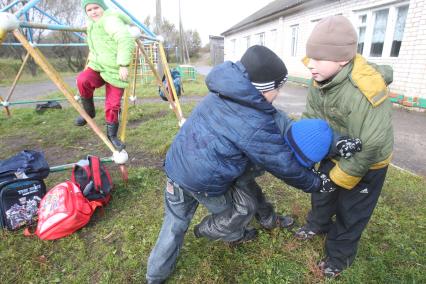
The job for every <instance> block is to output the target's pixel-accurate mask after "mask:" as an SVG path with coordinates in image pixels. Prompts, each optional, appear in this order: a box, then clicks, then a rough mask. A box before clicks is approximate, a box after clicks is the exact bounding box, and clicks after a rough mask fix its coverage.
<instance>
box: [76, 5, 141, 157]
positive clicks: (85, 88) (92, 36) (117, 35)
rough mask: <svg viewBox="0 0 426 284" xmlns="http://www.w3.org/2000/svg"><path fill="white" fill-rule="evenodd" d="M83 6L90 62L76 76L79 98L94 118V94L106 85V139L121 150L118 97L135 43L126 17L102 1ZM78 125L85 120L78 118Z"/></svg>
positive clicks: (119, 99)
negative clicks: (86, 19) (118, 135)
mask: <svg viewBox="0 0 426 284" xmlns="http://www.w3.org/2000/svg"><path fill="white" fill-rule="evenodd" d="M82 7H83V9H84V11H85V12H86V14H87V17H88V19H89V21H88V25H87V44H88V45H89V50H90V53H89V63H88V66H87V68H86V69H85V70H84V71H83V72H81V73H80V74H79V75H78V77H77V87H78V90H79V92H80V95H81V102H82V105H83V108H84V110H85V111H86V112H87V114H88V115H89V116H90V117H95V105H94V103H93V93H94V91H95V89H97V88H100V87H102V86H103V85H105V90H106V94H105V120H106V124H107V136H108V138H109V140H110V141H111V142H112V144H113V145H114V147H115V148H116V149H117V150H118V151H121V150H122V149H124V147H125V145H124V144H123V143H122V142H121V141H120V140H119V139H118V137H117V132H118V127H119V121H118V114H119V111H120V106H121V97H122V95H123V93H124V88H126V87H127V85H128V82H127V77H128V74H129V71H128V66H129V65H130V62H131V60H132V53H133V50H134V47H135V42H134V39H133V37H132V36H131V34H130V32H129V30H128V25H129V24H130V23H131V21H130V19H129V18H127V17H126V16H124V15H122V14H120V13H117V12H114V11H113V10H110V9H108V6H106V5H105V3H104V1H103V0H83V1H82ZM75 124H76V125H77V126H83V125H85V124H86V121H85V120H84V118H82V117H78V118H77V119H76V121H75Z"/></svg>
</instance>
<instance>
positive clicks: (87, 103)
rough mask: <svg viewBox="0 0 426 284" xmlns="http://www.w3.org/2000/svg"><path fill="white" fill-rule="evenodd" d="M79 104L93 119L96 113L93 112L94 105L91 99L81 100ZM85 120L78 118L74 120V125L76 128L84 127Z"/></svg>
mask: <svg viewBox="0 0 426 284" xmlns="http://www.w3.org/2000/svg"><path fill="white" fill-rule="evenodd" d="M81 104H82V105H83V108H84V110H85V111H86V112H87V114H88V115H89V116H90V117H91V118H94V117H95V116H96V111H95V104H94V102H93V98H90V99H86V98H81ZM86 123H87V122H86V120H85V119H84V118H83V117H81V116H79V117H77V118H76V119H75V121H74V124H75V125H76V126H83V125H86Z"/></svg>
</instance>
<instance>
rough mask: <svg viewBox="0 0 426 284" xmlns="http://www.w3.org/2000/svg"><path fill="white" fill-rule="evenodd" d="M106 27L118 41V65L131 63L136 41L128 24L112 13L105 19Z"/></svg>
mask: <svg viewBox="0 0 426 284" xmlns="http://www.w3.org/2000/svg"><path fill="white" fill-rule="evenodd" d="M104 28H105V31H106V32H107V33H108V34H109V35H110V36H111V37H112V38H114V41H115V42H116V43H117V62H116V63H117V65H119V66H128V65H130V63H131V61H132V53H133V50H134V48H135V41H134V38H133V37H132V35H131V34H130V32H129V30H128V26H127V25H126V24H125V23H124V22H123V21H122V20H121V19H120V18H118V17H117V16H113V15H111V16H109V17H108V19H107V20H106V21H105V24H104Z"/></svg>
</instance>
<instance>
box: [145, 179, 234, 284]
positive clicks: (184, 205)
mask: <svg viewBox="0 0 426 284" xmlns="http://www.w3.org/2000/svg"><path fill="white" fill-rule="evenodd" d="M200 203H201V204H203V205H204V206H205V207H206V208H207V209H208V210H209V211H210V212H211V213H213V214H215V213H220V212H222V211H224V210H226V209H228V208H229V207H230V206H231V205H232V204H231V203H232V202H231V198H230V194H229V191H228V192H227V193H225V194H223V195H220V196H214V197H209V196H206V195H205V194H204V193H194V192H191V191H188V190H184V189H182V188H181V187H180V186H179V185H178V184H176V183H174V182H173V181H172V180H170V179H167V185H166V188H165V190H164V206H165V210H164V211H165V212H164V220H163V226H162V227H161V230H160V235H159V236H158V239H157V243H156V244H155V246H154V249H153V250H152V251H151V254H150V256H149V258H148V267H147V273H146V279H147V281H148V283H161V282H162V281H164V280H166V279H167V278H168V277H169V275H170V274H171V273H172V272H173V269H174V267H175V264H176V259H177V257H178V255H179V251H180V248H181V247H182V244H183V237H184V235H185V233H186V231H187V230H188V227H189V224H190V222H191V220H192V217H193V216H194V213H195V211H196V210H197V207H198V204H200Z"/></svg>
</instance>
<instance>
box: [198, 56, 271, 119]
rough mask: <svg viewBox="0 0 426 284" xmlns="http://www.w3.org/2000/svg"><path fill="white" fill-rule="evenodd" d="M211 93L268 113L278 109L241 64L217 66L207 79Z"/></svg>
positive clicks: (226, 63)
mask: <svg viewBox="0 0 426 284" xmlns="http://www.w3.org/2000/svg"><path fill="white" fill-rule="evenodd" d="M206 85H207V88H208V89H209V91H210V92H212V93H216V94H218V95H220V96H221V97H224V98H227V99H229V100H231V101H235V102H237V103H240V104H243V105H246V106H250V107H253V108H256V109H258V110H261V111H263V112H266V113H275V112H276V109H275V108H274V107H273V106H272V104H271V103H269V102H268V101H267V100H266V99H265V97H264V96H263V95H262V94H261V93H260V92H259V91H258V90H257V89H256V88H255V87H254V86H253V84H252V83H251V82H250V80H249V77H248V74H247V71H246V69H245V67H244V65H243V64H241V62H239V61H237V62H236V63H233V62H231V61H226V62H224V63H222V64H220V65H217V66H215V67H214V68H213V69H212V70H211V71H210V73H209V74H208V75H207V77H206Z"/></svg>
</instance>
